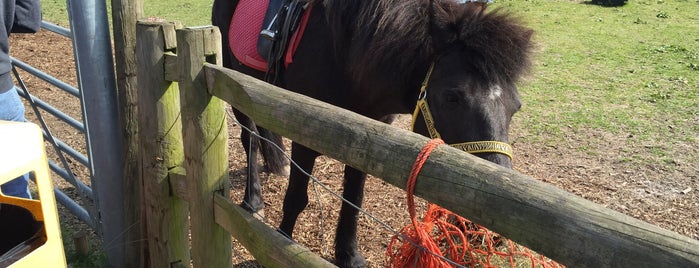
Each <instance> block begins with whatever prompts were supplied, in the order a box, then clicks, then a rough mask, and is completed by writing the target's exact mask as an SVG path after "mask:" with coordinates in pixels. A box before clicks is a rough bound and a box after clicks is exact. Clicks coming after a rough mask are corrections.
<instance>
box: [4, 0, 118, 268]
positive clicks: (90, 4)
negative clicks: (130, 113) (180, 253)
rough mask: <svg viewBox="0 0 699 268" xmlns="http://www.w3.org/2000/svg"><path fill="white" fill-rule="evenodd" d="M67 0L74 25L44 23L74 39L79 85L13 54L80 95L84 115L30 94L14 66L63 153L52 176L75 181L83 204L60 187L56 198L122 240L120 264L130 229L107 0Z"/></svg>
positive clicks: (23, 91) (111, 238)
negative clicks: (75, 135) (73, 134)
mask: <svg viewBox="0 0 699 268" xmlns="http://www.w3.org/2000/svg"><path fill="white" fill-rule="evenodd" d="M66 2H67V7H68V8H67V9H68V17H69V21H70V25H71V26H70V29H65V28H62V27H60V26H58V25H55V24H52V23H49V22H42V28H43V29H44V30H48V31H52V32H55V33H57V34H60V35H62V36H65V37H66V38H70V39H71V40H72V43H73V53H74V58H75V64H76V70H77V79H78V88H75V87H73V86H71V85H69V84H68V83H65V82H63V81H60V80H59V79H57V78H55V77H52V76H51V75H49V74H47V73H45V72H43V71H42V70H40V69H37V68H35V67H32V66H30V65H29V64H26V63H24V62H22V61H20V60H18V59H15V58H13V59H12V63H13V65H14V67H16V68H19V69H22V70H24V71H26V72H27V73H29V74H31V75H33V76H36V77H38V78H40V79H42V80H45V81H47V82H48V83H50V84H51V85H53V86H55V87H56V88H59V89H61V90H63V91H65V92H67V93H69V94H70V95H72V96H74V97H76V98H78V99H79V100H80V104H81V105H80V107H74V109H80V110H81V112H82V120H80V119H75V118H72V117H71V116H69V115H67V114H66V113H64V112H63V111H61V110H59V109H57V108H55V107H54V106H52V105H51V104H50V103H47V102H46V101H43V100H41V99H39V98H37V97H36V96H33V95H31V91H32V90H31V88H27V87H26V85H25V84H24V82H23V80H22V77H20V75H19V72H17V70H16V69H15V68H13V71H14V74H15V77H16V78H17V81H18V84H19V85H18V88H20V90H19V91H20V92H19V93H20V95H21V96H22V97H24V98H25V99H27V101H28V102H29V103H30V104H31V106H32V109H33V110H34V112H35V114H37V119H38V120H37V121H38V122H37V123H39V124H40V125H41V126H42V128H43V130H44V137H45V139H46V140H47V141H48V142H49V144H50V145H49V146H50V147H53V149H54V150H56V154H57V155H58V162H55V161H51V160H50V161H49V166H50V168H51V170H52V171H53V173H54V176H53V179H54V180H58V179H59V178H61V179H64V180H66V181H67V182H69V183H70V184H72V185H73V186H74V187H75V189H76V190H77V192H78V195H79V196H80V197H81V198H82V199H83V202H81V203H82V204H79V203H78V202H76V201H75V200H73V199H71V198H70V197H68V195H66V194H65V193H63V192H62V191H61V190H59V189H58V188H54V192H55V194H56V199H57V200H58V202H60V203H61V204H62V205H63V206H65V207H66V208H68V210H70V211H71V213H73V214H74V215H75V216H76V217H77V218H78V219H80V220H82V221H84V222H85V223H87V224H88V225H89V226H90V227H92V228H93V229H95V230H96V231H97V233H98V234H100V236H101V237H102V239H103V241H108V242H109V243H111V244H112V245H122V246H115V247H111V249H110V250H111V252H107V255H108V257H109V259H110V262H111V263H112V265H115V263H113V262H112V259H119V258H121V256H123V243H124V241H123V235H122V234H123V232H124V230H126V228H125V226H124V216H123V215H124V214H123V202H122V200H123V189H122V188H123V187H122V173H123V172H122V165H123V158H122V146H121V137H120V135H121V134H120V133H121V132H120V126H119V117H118V107H117V90H116V80H115V74H114V63H113V59H112V47H111V40H110V36H109V33H110V27H109V21H108V17H107V8H106V2H105V1H104V0H101V1H100V0H67V1H66ZM71 109H72V108H71ZM43 113H49V114H51V115H53V116H55V117H56V118H59V119H60V120H61V121H63V122H65V124H67V125H69V126H71V127H73V128H75V129H76V130H77V131H78V132H80V133H82V134H84V135H85V141H86V147H87V148H86V150H85V151H86V152H87V155H83V154H81V153H80V152H79V150H77V149H75V148H72V147H70V146H68V145H67V144H66V143H64V142H63V141H61V140H59V139H58V138H56V137H53V136H52V135H51V129H49V128H48V126H47V125H46V123H45V122H44V120H43V119H42V116H41V114H43ZM47 150H52V148H47ZM68 157H70V159H72V160H74V161H75V162H78V163H80V164H82V165H84V166H85V167H86V168H87V169H88V170H89V174H90V175H89V178H82V180H83V181H89V185H88V184H86V183H83V182H81V179H80V178H76V177H75V176H74V175H73V172H72V171H71V169H70V166H69V165H68ZM56 175H57V176H56ZM85 200H87V201H85ZM86 203H94V207H92V206H88V207H86V206H85V204H86ZM115 266H120V265H118V264H117V265H115Z"/></svg>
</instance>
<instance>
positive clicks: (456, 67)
mask: <svg viewBox="0 0 699 268" xmlns="http://www.w3.org/2000/svg"><path fill="white" fill-rule="evenodd" d="M237 2H238V1H235V0H215V2H214V7H213V17H212V20H213V23H214V25H216V26H218V27H219V28H220V29H221V32H223V33H227V32H228V28H229V22H230V21H231V16H232V13H233V11H234V8H235V5H236V4H237ZM312 5H313V8H312V13H311V15H310V18H309V21H308V26H307V28H306V29H305V34H304V36H303V39H302V40H301V43H300V45H299V46H298V50H297V52H296V54H295V55H294V59H293V63H291V64H290V65H289V66H288V67H287V68H286V69H285V70H284V72H283V73H282V74H283V75H282V77H281V78H280V82H281V86H282V87H284V88H286V89H288V90H291V91H294V92H298V93H301V94H304V95H306V96H309V97H313V98H315V99H318V100H321V101H325V102H328V103H331V104H334V105H336V106H339V107H342V108H345V109H349V110H352V111H354V112H357V113H359V114H362V115H365V116H367V117H371V118H374V119H377V120H381V121H383V122H386V123H390V122H391V121H393V119H394V118H395V116H394V115H395V114H405V113H410V112H413V111H414V110H415V107H416V104H417V103H418V100H423V101H422V102H423V103H429V106H427V105H424V107H423V108H422V109H421V110H420V111H419V112H416V113H415V116H414V118H415V123H414V124H415V128H414V131H415V132H417V133H420V134H423V135H426V136H429V135H430V132H431V131H430V129H433V130H432V131H433V132H435V131H434V130H436V132H435V133H433V134H432V136H434V135H436V133H437V132H438V134H439V136H440V137H441V138H442V139H443V140H444V141H445V142H446V143H448V144H457V143H460V144H458V145H457V146H459V147H478V148H480V149H484V148H485V150H473V149H470V150H467V151H469V152H474V154H476V155H477V156H479V157H482V158H484V159H486V160H489V161H492V162H494V163H497V164H500V165H503V166H506V167H511V165H512V164H511V159H510V157H511V155H509V153H510V152H509V150H510V149H509V145H507V144H506V143H507V142H508V128H509V124H510V119H511V117H512V115H513V114H514V113H515V112H516V111H517V110H519V108H520V106H521V104H520V101H519V96H518V93H517V89H516V86H515V83H516V82H517V79H518V78H519V77H520V76H521V75H522V74H523V73H524V72H525V71H526V70H527V69H528V68H529V65H530V60H529V55H530V52H531V47H532V46H531V43H530V37H531V35H532V30H530V29H528V28H526V27H524V26H522V25H521V23H520V22H519V21H518V20H516V19H515V18H513V17H512V16H511V15H509V14H507V13H506V12H503V11H500V10H495V11H492V12H486V11H485V9H484V8H483V7H482V6H480V5H475V4H459V3H456V2H455V0H363V1H359V0H316V1H313V3H312ZM223 39H224V40H226V41H224V44H223V47H224V48H228V41H227V38H223ZM224 50H225V51H227V52H226V55H224V66H226V67H228V68H232V69H236V70H240V71H242V72H244V73H247V74H250V75H253V76H256V77H258V78H260V77H263V75H264V74H263V73H261V72H259V71H255V70H253V69H250V68H247V67H245V66H243V65H242V64H240V62H238V61H237V60H236V59H235V58H234V57H233V56H232V55H231V53H230V52H229V50H228V49H224ZM423 81H425V82H426V84H427V85H426V90H425V91H421V85H422V84H423ZM236 117H237V118H238V120H239V121H240V122H241V123H242V124H244V125H246V126H248V127H252V128H253V129H255V128H254V124H253V123H252V122H251V121H250V119H249V118H247V117H246V116H245V115H243V114H241V113H239V112H236ZM425 118H427V120H425ZM426 122H428V123H426ZM257 130H259V131H260V132H261V133H262V135H263V136H265V135H266V136H269V137H276V138H275V139H274V140H275V142H277V143H280V138H279V137H278V136H276V135H273V134H271V133H269V132H268V131H266V130H264V129H261V128H257ZM250 139H255V138H254V137H250V135H249V134H248V133H246V132H245V131H243V134H242V136H241V140H242V141H243V146H244V147H245V148H246V152H247V153H248V154H250V155H252V158H250V159H256V158H255V157H256V156H255V154H256V150H257V148H258V146H259V145H258V144H257V142H258V141H256V140H253V142H250ZM471 141H495V142H492V143H487V142H486V143H485V144H475V145H473V144H471V145H469V144H464V142H471ZM493 144H494V145H493ZM249 145H252V146H253V148H250V147H249ZM262 147H263V149H264V147H265V145H264V144H263V146H262ZM262 151H263V156H265V160H266V162H267V164H268V165H269V166H270V168H272V169H273V170H277V171H278V170H281V169H282V168H281V167H282V166H283V165H284V163H283V161H282V158H281V157H280V156H279V155H275V153H272V152H265V151H266V150H262ZM291 154H292V160H293V161H295V162H296V163H298V165H299V166H300V167H301V168H303V169H305V170H306V171H308V172H310V171H311V170H312V169H313V165H314V162H315V159H316V157H318V156H319V154H318V153H317V152H315V151H313V150H311V149H308V148H306V147H304V146H303V145H300V144H298V143H292V148H291ZM248 167H249V172H248V173H249V178H248V185H247V187H246V193H245V200H244V203H245V207H246V208H248V209H250V210H252V211H258V210H260V209H262V207H263V203H262V199H261V197H260V192H259V180H258V174H257V163H256V161H250V162H249V163H248ZM344 173H345V174H344V175H345V180H344V190H343V191H344V192H343V196H344V197H345V198H346V199H348V200H349V201H350V202H353V203H354V204H356V205H361V203H362V198H363V188H364V181H365V179H366V174H365V173H363V172H361V171H359V170H356V169H354V168H352V167H349V166H345V172H344ZM308 181H309V178H308V177H307V176H306V175H304V174H303V173H302V172H300V171H298V170H296V169H292V170H291V174H290V178H289V186H288V189H287V192H286V196H285V198H284V207H283V211H284V216H283V219H282V222H281V225H280V227H279V228H280V231H282V232H283V233H285V234H287V235H288V236H290V237H291V235H292V231H293V228H294V225H295V223H296V219H297V217H298V215H299V214H300V213H301V212H302V211H303V209H304V208H305V207H306V205H307V203H308V194H307V188H308ZM357 213H358V211H357V210H356V209H354V208H352V207H351V206H349V205H347V204H343V205H342V208H341V211H340V218H339V224H338V227H337V236H336V241H335V258H336V260H335V261H336V263H337V265H339V266H340V267H362V266H365V265H366V263H365V259H364V257H363V256H362V255H361V254H360V253H359V252H358V251H357V239H356V233H357V218H358V216H357Z"/></svg>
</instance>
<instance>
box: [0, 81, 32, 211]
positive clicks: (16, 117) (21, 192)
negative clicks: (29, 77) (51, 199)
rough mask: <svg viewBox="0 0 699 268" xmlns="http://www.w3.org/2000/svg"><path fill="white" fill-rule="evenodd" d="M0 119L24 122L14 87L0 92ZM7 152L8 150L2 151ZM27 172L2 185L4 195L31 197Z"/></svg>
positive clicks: (19, 101)
mask: <svg viewBox="0 0 699 268" xmlns="http://www.w3.org/2000/svg"><path fill="white" fill-rule="evenodd" d="M0 120H5V121H15V122H24V121H26V120H25V119H24V105H23V104H22V100H21V99H20V98H19V95H17V90H16V89H14V88H13V89H10V90H8V91H7V92H5V93H0ZM4 153H8V152H4ZM28 182H29V174H25V175H22V176H20V177H18V178H16V179H14V180H11V181H9V182H7V183H5V184H3V185H2V187H1V190H2V193H3V194H5V195H11V196H16V197H22V198H32V196H31V194H30V193H29V184H28Z"/></svg>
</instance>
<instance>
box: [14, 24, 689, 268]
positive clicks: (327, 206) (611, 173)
mask: <svg viewBox="0 0 699 268" xmlns="http://www.w3.org/2000/svg"><path fill="white" fill-rule="evenodd" d="M11 43H12V54H13V56H14V57H16V58H18V59H20V60H22V61H25V62H28V63H30V64H32V65H34V66H38V67H39V68H40V69H42V70H43V71H45V72H47V73H49V74H51V75H53V76H56V77H59V78H62V79H63V80H67V81H68V83H69V84H72V85H76V84H77V82H76V79H75V69H74V68H73V62H72V47H71V45H70V43H69V41H68V40H67V39H65V38H63V37H60V36H58V35H56V34H52V33H50V32H47V31H42V32H40V33H39V34H37V35H15V36H13V37H11ZM23 77H24V78H25V82H26V83H27V84H28V86H29V88H30V91H31V93H32V94H34V95H37V96H39V97H40V98H42V99H44V100H45V101H47V102H49V103H51V104H52V105H54V106H56V107H59V108H61V109H62V110H64V111H70V112H69V113H70V114H71V115H73V116H74V117H76V118H78V119H79V118H80V115H79V106H78V102H77V100H76V99H75V98H74V97H72V96H70V95H68V94H65V93H63V92H61V90H59V89H57V88H56V87H54V86H50V85H47V84H45V83H43V82H40V81H38V79H36V78H29V77H28V76H26V75H24V76H23ZM524 105H525V106H526V103H525V104H524ZM28 109H29V108H28ZM517 116H526V115H520V114H518V115H516V116H515V119H514V125H513V127H512V129H511V131H510V133H511V140H512V143H513V145H514V147H515V157H514V159H515V160H514V166H515V169H516V170H518V171H520V172H521V173H524V174H527V175H530V176H532V177H534V178H537V179H540V180H542V181H545V182H548V183H551V184H553V185H556V186H557V187H560V188H562V189H565V190H567V191H569V192H571V193H574V194H576V195H579V196H582V197H584V198H586V199H589V200H591V201H594V202H596V203H598V204H602V205H604V206H606V207H608V208H611V209H614V210H616V211H619V212H622V213H624V214H627V215H630V216H633V217H635V218H638V219H641V220H644V221H647V222H650V223H652V224H656V225H658V226H661V227H663V228H666V229H669V230H672V231H675V232H678V233H680V234H683V235H686V236H688V237H691V238H694V239H699V191H698V190H697V188H699V163H697V161H696V160H697V159H687V158H686V157H685V156H683V155H682V154H680V153H677V154H676V155H673V156H672V157H673V160H674V165H673V166H670V167H668V166H667V165H653V164H638V163H636V162H633V161H620V160H618V159H619V154H620V152H622V151H629V152H632V153H633V154H634V155H635V156H638V157H640V158H644V159H645V158H650V157H652V156H651V154H650V152H649V150H648V148H647V145H646V144H629V143H628V142H627V141H626V138H625V137H621V136H613V135H611V134H608V133H599V132H596V131H594V130H589V131H585V132H584V133H583V132H580V131H578V132H575V133H574V131H572V130H571V133H573V134H574V135H571V136H569V137H568V138H567V139H568V140H567V142H564V143H562V145H559V146H557V147H552V146H542V145H541V144H540V143H533V142H530V141H531V140H532V139H531V137H530V135H529V134H528V133H527V131H526V130H525V128H524V127H523V126H520V125H518V123H519V121H518V120H517ZM47 117H49V116H47ZM28 119H29V120H31V121H35V119H34V117H33V116H32V115H28ZM407 120H409V119H408V118H407V117H402V118H401V120H400V122H399V123H398V124H400V125H401V126H403V127H405V126H406V125H407ZM55 121H56V120H51V122H52V123H50V126H51V128H52V132H54V134H55V135H57V136H59V138H61V139H62V140H63V141H64V142H66V143H67V144H69V145H71V146H74V147H76V148H81V149H80V150H81V151H83V153H84V149H82V148H84V138H83V137H82V136H80V135H78V133H77V131H75V130H74V129H72V128H71V127H70V126H68V125H65V124H61V123H56V122H55ZM230 124H231V127H230V130H231V134H230V137H231V140H230V146H231V154H232V159H231V183H232V184H233V187H234V189H242V183H243V181H242V179H243V177H244V175H245V172H246V171H245V165H244V163H245V162H244V153H243V151H242V148H241V147H240V142H239V139H238V133H239V132H240V127H239V126H237V125H236V124H235V123H233V122H231V123H230ZM551 124H555V122H551ZM582 147H589V148H592V150H587V151H584V150H579V148H582ZM622 149H624V150H622ZM682 150H695V149H694V148H675V150H674V151H676V152H680V151H682ZM590 151H593V152H595V153H594V154H592V153H590ZM646 163H652V161H647V162H646ZM341 171H342V167H341V165H340V164H339V163H338V162H337V161H334V160H332V159H328V158H325V157H323V158H322V159H320V161H318V162H317V163H316V168H315V171H314V173H313V174H314V175H315V176H316V177H317V178H318V179H319V180H320V181H321V182H322V183H324V184H326V185H328V187H329V188H331V189H332V190H334V191H336V192H341V176H342V175H341V174H342V172H341ZM74 172H75V173H78V174H79V175H81V176H84V175H85V173H86V172H85V171H84V170H81V169H76V171H74ZM57 178H58V177H57V176H54V180H55V181H56V184H57V185H58V186H59V188H61V189H64V190H65V191H67V192H68V193H69V194H72V187H71V186H70V185H69V184H67V183H66V182H63V181H58V179H57ZM263 180H264V189H263V193H264V195H265V198H266V199H265V201H266V205H267V209H266V216H267V220H268V222H269V223H270V224H271V225H272V226H276V225H277V224H278V222H279V221H280V219H281V213H280V208H281V202H282V197H283V194H284V190H285V188H286V179H285V178H284V177H280V176H276V175H268V174H263ZM73 195H74V194H73ZM232 195H233V198H234V199H235V200H236V202H239V201H240V198H241V195H242V193H241V191H238V190H234V191H233V193H232ZM309 195H310V198H311V202H310V204H309V207H308V208H307V209H306V211H305V212H304V213H303V214H302V216H301V219H300V220H299V225H298V226H297V229H296V230H297V231H296V234H295V239H296V240H297V241H298V242H299V243H301V244H303V245H305V246H307V247H309V248H311V249H312V250H314V251H315V252H317V253H319V254H321V255H322V256H324V257H326V258H329V259H332V256H333V249H332V248H333V240H334V229H335V221H336V218H337V215H338V211H339V205H340V202H339V201H338V199H337V198H335V197H332V196H331V195H330V194H329V193H328V192H326V191H324V190H322V189H321V187H318V186H312V187H311V191H310V193H309ZM404 195H405V194H404V191H403V190H401V189H398V188H396V187H393V186H390V185H388V184H386V183H384V182H382V181H381V180H379V179H376V178H373V177H371V178H369V180H368V182H367V186H366V197H365V203H364V208H365V209H366V210H367V211H368V212H370V213H371V214H372V215H374V216H375V217H377V218H378V219H380V220H381V221H383V222H385V223H386V224H388V225H389V226H391V227H393V228H394V229H400V228H401V227H403V226H404V225H405V224H406V223H407V222H408V213H407V210H406V205H405V196H404ZM421 204H423V205H424V202H421ZM59 210H60V216H61V220H62V224H64V225H66V226H64V228H63V229H64V232H70V233H73V232H76V231H78V230H84V229H87V227H86V226H85V225H84V224H81V223H79V222H78V221H77V220H75V218H74V217H73V216H70V215H69V214H67V213H66V212H65V209H64V208H63V207H62V206H59ZM359 228H360V230H359V232H360V237H359V241H360V243H359V244H360V248H361V251H362V252H363V253H364V254H365V256H366V257H367V259H368V261H369V264H370V265H371V267H381V266H383V263H384V259H385V257H384V256H385V255H384V251H385V248H386V246H387V244H388V242H389V241H390V237H391V236H392V232H391V231H389V230H387V229H385V228H384V227H383V226H381V225H380V224H377V223H376V222H374V221H373V220H371V219H370V218H369V217H367V216H362V217H361V219H360V227H359ZM66 230H67V231H66ZM70 236H71V234H66V233H64V239H70ZM92 237H93V238H94V233H93V235H92ZM93 243H94V245H93V247H99V243H100V242H99V241H93ZM234 262H235V263H236V264H237V266H239V267H253V266H255V264H254V262H252V261H250V256H249V254H248V253H247V252H246V251H245V250H244V249H242V248H241V247H240V246H238V245H236V246H235V250H234Z"/></svg>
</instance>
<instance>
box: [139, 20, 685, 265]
mask: <svg viewBox="0 0 699 268" xmlns="http://www.w3.org/2000/svg"><path fill="white" fill-rule="evenodd" d="M176 28H178V27H177V25H176V24H174V23H167V22H157V23H153V22H141V23H139V25H138V27H137V55H138V57H137V58H138V60H139V64H138V66H139V68H138V81H139V83H138V88H139V100H138V101H139V105H138V110H139V114H140V116H139V118H140V120H141V121H140V123H139V126H140V140H141V141H142V146H141V149H142V151H145V152H143V153H142V157H141V169H142V173H143V174H144V175H143V178H144V179H143V180H144V181H143V182H142V185H143V188H144V190H143V192H144V195H143V196H144V197H143V202H144V203H143V204H142V209H143V210H144V212H145V217H144V220H143V221H144V224H145V225H144V226H145V227H144V230H146V233H147V245H146V247H147V250H146V251H147V252H148V253H149V255H148V256H146V258H147V260H148V261H147V263H148V265H149V266H150V267H167V266H171V267H173V266H178V265H185V266H187V265H188V264H189V262H190V258H191V261H192V264H193V265H194V267H229V266H230V265H231V238H230V236H231V235H233V236H234V237H235V238H236V239H237V240H238V241H240V242H241V243H242V244H243V245H244V246H245V247H246V248H248V249H249V251H250V252H251V253H252V254H253V255H254V257H255V258H256V259H257V261H258V262H260V263H261V264H262V265H264V266H265V267H325V266H332V264H331V263H329V262H327V261H325V260H324V259H322V258H321V257H319V256H317V255H315V254H313V253H312V252H310V251H309V250H308V249H306V248H304V247H302V246H299V245H297V244H295V243H294V242H292V241H290V240H288V239H286V238H284V237H283V236H281V235H279V234H278V233H277V232H275V231H273V230H271V229H270V228H269V227H268V226H266V225H265V224H263V223H261V222H259V221H258V220H256V219H255V218H253V217H252V216H251V215H249V214H248V213H247V212H245V211H243V210H241V209H240V208H239V207H238V206H237V205H235V204H233V203H232V202H231V201H230V199H229V198H228V193H229V186H228V185H229V183H228V157H229V156H228V152H227V146H226V142H227V137H228V134H227V129H226V118H225V112H224V102H226V103H230V104H231V105H233V106H234V107H236V108H237V109H239V110H241V111H242V112H244V113H245V114H247V115H248V116H250V117H251V118H253V119H254V120H255V121H256V122H257V123H258V124H260V125H261V126H264V127H266V128H268V129H270V130H272V131H274V132H277V133H280V134H281V135H283V136H286V137H288V138H290V139H292V140H294V141H297V142H299V143H301V144H304V145H305V146H308V147H309V148H312V149H314V150H316V151H318V152H320V153H322V154H325V155H328V156H330V157H332V158H335V159H338V160H340V161H342V162H344V163H346V164H349V165H351V166H353V167H355V168H358V169H360V170H362V171H365V172H367V173H369V174H372V175H374V176H377V177H379V178H382V179H384V180H385V181H387V182H389V183H391V184H393V185H395V186H397V187H401V188H403V187H405V184H406V180H407V177H408V173H409V172H410V170H409V169H410V167H411V165H412V163H413V161H414V160H415V156H417V154H418V152H419V151H420V149H421V148H422V146H423V145H424V144H425V143H426V142H427V141H428V139H427V138H425V137H422V136H420V135H417V134H414V133H410V132H407V131H404V130H401V129H398V128H395V127H393V126H390V125H386V124H383V123H380V122H378V121H374V120H370V119H367V118H365V117H362V116H360V115H357V114H355V113H352V112H349V111H345V110H342V109H339V108H337V107H334V106H331V105H328V104H325V103H322V102H319V101H316V100H313V99H310V98H307V97H304V96H301V95H298V94H295V93H292V92H289V91H285V90H282V89H279V88H276V87H274V86H272V85H269V84H266V83H264V82H261V81H259V80H255V79H253V78H251V77H248V76H245V75H243V74H240V73H238V72H235V71H232V70H229V69H225V68H223V67H221V66H219V65H220V63H221V56H220V55H221V53H220V51H221V47H220V46H221V42H220V38H221V36H220V34H219V32H218V29H217V28H215V27H198V28H186V29H176ZM175 52H176V54H175ZM174 81H176V82H174ZM213 96H216V97H213ZM185 170H186V172H185ZM417 181H418V183H417V185H416V189H415V193H416V195H418V196H420V197H422V198H424V199H426V200H428V201H430V202H433V203H436V204H438V205H440V206H442V207H445V208H447V209H449V210H451V211H453V212H455V213H457V214H459V215H462V216H464V217H466V218H468V219H470V220H472V221H474V222H476V223H479V224H481V225H483V226H486V227H488V228H489V229H491V230H493V231H495V232H498V233H500V234H502V235H504V236H506V237H507V238H510V239H512V240H514V241H517V242H518V243H520V244H522V245H525V246H527V247H529V248H531V249H532V250H535V251H537V252H539V253H542V254H544V255H546V256H548V257H550V258H552V259H554V260H556V261H558V262H561V263H563V264H566V265H569V266H573V267H611V266H615V267H697V266H699V241H696V240H693V239H690V238H687V237H684V236H682V235H679V234H677V233H674V232H670V231H668V230H664V229H661V228H659V227H656V226H654V225H651V224H648V223H645V222H643V221H640V220H637V219H634V218H632V217H629V216H626V215H623V214H621V213H618V212H615V211H613V210H610V209H607V208H604V207H602V206H600V205H597V204H594V203H592V202H590V201H587V200H585V199H583V198H580V197H577V196H575V195H572V194H569V193H567V192H565V191H563V190H561V189H558V188H555V187H553V186H551V185H548V184H546V183H543V182H541V181H538V180H536V179H533V178H531V177H528V176H526V175H522V174H519V173H517V172H515V171H513V170H510V169H505V168H502V167H500V166H497V165H494V164H492V163H490V162H487V161H484V160H481V159H479V158H476V157H473V156H471V155H469V154H467V153H464V152H462V151H459V150H457V149H453V148H451V147H448V146H440V147H438V148H437V149H436V150H435V151H433V153H432V154H431V156H430V158H429V160H428V161H427V163H426V164H425V166H424V167H423V169H422V171H421V173H420V176H419V178H418V180H417ZM187 215H188V217H187ZM188 230H191V231H190V232H191V245H190V244H189V243H188V239H187V235H188ZM190 247H191V251H190V250H189V248H190ZM190 252H191V257H190V254H189V253H190Z"/></svg>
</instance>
